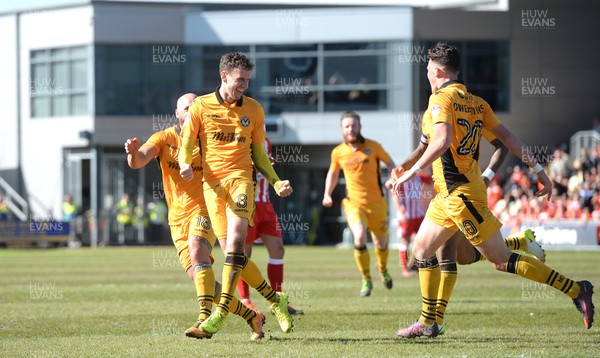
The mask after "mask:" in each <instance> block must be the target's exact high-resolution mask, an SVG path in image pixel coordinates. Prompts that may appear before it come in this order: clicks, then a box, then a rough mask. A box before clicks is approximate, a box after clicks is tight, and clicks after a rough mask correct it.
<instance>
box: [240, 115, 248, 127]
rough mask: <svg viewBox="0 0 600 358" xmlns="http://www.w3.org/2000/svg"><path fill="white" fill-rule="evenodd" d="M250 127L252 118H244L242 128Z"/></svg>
mask: <svg viewBox="0 0 600 358" xmlns="http://www.w3.org/2000/svg"><path fill="white" fill-rule="evenodd" d="M249 125H250V118H248V117H242V127H248V126H249Z"/></svg>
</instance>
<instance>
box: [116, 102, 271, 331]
mask: <svg viewBox="0 0 600 358" xmlns="http://www.w3.org/2000/svg"><path fill="white" fill-rule="evenodd" d="M194 98H196V95H195V94H193V93H187V94H185V95H183V96H181V97H180V98H179V100H178V101H177V109H176V110H175V116H176V117H177V119H178V120H179V124H178V125H174V126H173V127H171V128H168V129H166V130H164V131H159V132H156V133H154V134H153V135H152V136H151V137H150V139H148V141H147V142H146V143H144V145H142V146H140V140H139V139H138V138H131V139H127V141H126V142H125V152H126V153H127V163H128V164H129V166H130V167H131V168H133V169H139V168H142V167H144V166H145V165H146V164H148V163H149V162H150V161H151V160H152V159H154V158H156V159H157V161H158V164H159V166H160V169H161V172H162V179H163V186H164V192H165V199H166V201H167V206H168V208H169V226H170V228H171V236H172V239H173V244H175V247H176V248H177V255H178V256H179V261H180V262H181V266H182V267H183V269H184V270H185V271H186V272H187V274H188V276H189V277H190V279H192V281H194V285H195V286H196V293H197V296H198V305H199V307H200V315H199V316H198V322H196V324H195V325H193V326H192V327H190V328H188V329H187V330H186V332H185V334H186V335H187V336H188V337H194V338H210V336H211V335H210V334H207V333H206V332H203V331H202V330H201V329H200V328H199V326H200V324H201V323H202V321H204V320H205V319H207V318H208V316H209V315H210V313H211V307H212V304H213V299H214V298H213V297H217V298H218V297H219V286H220V285H219V283H218V282H215V275H214V273H213V269H212V257H210V252H211V250H212V247H213V246H214V244H215V234H214V232H213V230H212V228H211V223H210V219H209V217H208V214H207V211H206V205H205V203H204V195H203V193H202V183H200V182H199V181H185V180H183V179H182V178H181V176H180V175H179V165H178V163H177V155H178V153H179V150H180V148H181V137H180V136H179V132H180V130H181V125H182V124H183V120H184V119H185V116H186V115H187V113H188V109H189V107H190V105H191V104H192V102H193V101H194ZM192 168H193V169H192V170H194V171H196V172H198V173H199V172H200V171H201V170H202V169H201V165H200V155H199V152H198V149H197V148H196V149H195V150H194V152H193V153H192ZM231 308H232V309H233V310H234V312H235V313H236V314H237V315H239V316H241V317H242V318H244V319H245V320H246V321H247V322H248V325H249V326H250V328H251V329H252V334H251V336H250V338H251V339H252V340H257V339H260V338H262V337H263V336H264V333H263V332H262V325H263V323H264V319H265V318H264V315H263V314H262V313H260V312H256V311H253V310H249V309H247V308H246V307H245V306H244V305H243V304H242V303H241V302H239V301H238V300H237V299H236V298H233V299H232V300H231Z"/></svg>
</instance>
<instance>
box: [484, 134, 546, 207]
mask: <svg viewBox="0 0 600 358" xmlns="http://www.w3.org/2000/svg"><path fill="white" fill-rule="evenodd" d="M491 132H492V133H493V134H494V135H495V136H496V137H497V138H498V139H500V140H501V141H502V143H504V145H506V146H507V147H508V149H510V151H511V152H513V154H514V155H516V156H518V157H519V158H521V160H522V161H523V162H525V164H527V165H528V166H529V167H531V168H533V170H534V171H535V172H536V174H537V176H538V179H539V182H540V183H541V184H542V186H543V187H542V189H540V190H539V191H538V192H537V193H536V194H535V195H536V196H540V197H541V196H545V195H548V200H550V198H551V197H552V181H551V180H550V178H549V177H548V174H546V172H545V171H544V168H542V166H541V165H540V164H539V163H537V162H536V161H535V158H534V157H533V156H532V155H531V153H529V151H528V150H527V149H526V147H525V144H524V143H523V142H521V140H520V139H519V138H517V137H516V136H515V135H514V134H513V133H512V132H511V131H509V130H508V129H507V128H506V127H505V126H504V125H503V124H499V125H498V126H497V127H495V128H494V129H492V130H491Z"/></svg>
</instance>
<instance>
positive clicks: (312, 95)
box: [0, 0, 600, 245]
mask: <svg viewBox="0 0 600 358" xmlns="http://www.w3.org/2000/svg"><path fill="white" fill-rule="evenodd" d="M242 3H243V4H242ZM317 4H318V5H317ZM425 4H426V6H424V5H425ZM599 10H600V3H599V2H594V1H585V0H576V1H568V2H567V1H542V0H522V1H496V2H494V1H478V0H471V1H459V0H455V1H452V0H445V1H444V0H437V1H431V2H426V1H416V0H415V1H391V0H388V1H377V0H374V1H335V2H334V1H318V2H317V1H309V0H306V1H301V0H297V1H277V2H274V1H268V0H263V1H244V2H241V1H185V0H182V1H136V0H130V1H117V0H114V1H103V0H37V1H34V0H22V1H19V2H3V3H2V4H0V34H2V35H1V36H0V48H2V49H3V51H2V52H3V54H4V55H2V56H1V57H0V78H2V81H0V93H1V96H0V106H1V108H2V109H3V115H2V116H1V117H0V123H1V125H0V128H2V140H1V141H0V179H1V180H0V193H2V194H3V195H4V196H5V197H7V198H8V199H9V204H10V207H11V209H12V211H13V213H14V215H15V216H17V217H20V218H21V219H22V220H30V218H31V217H54V218H61V217H62V212H61V203H62V200H63V195H64V194H71V195H72V196H73V197H74V201H75V202H76V203H78V205H79V206H80V208H81V209H82V210H81V211H85V212H87V213H89V215H88V216H87V217H88V218H89V219H90V220H89V230H87V229H86V230H84V231H85V232H86V236H85V238H84V240H85V242H86V243H87V242H89V243H91V244H92V245H96V244H97V243H113V242H114V240H115V237H114V235H113V234H112V233H114V228H115V225H114V220H113V218H112V217H113V216H114V215H112V212H113V208H114V206H115V204H116V202H117V201H118V200H119V199H120V198H121V196H122V195H123V194H124V193H129V194H130V195H131V196H132V197H133V198H134V200H136V201H138V202H139V205H140V206H141V207H144V206H145V204H146V203H148V202H150V201H154V200H161V199H162V185H161V184H160V182H161V181H160V176H159V171H158V167H157V166H153V165H150V166H148V167H146V168H145V169H143V170H139V171H133V170H131V169H129V167H128V166H127V164H126V161H125V155H124V151H123V143H124V141H125V140H126V139H127V138H129V137H134V136H137V137H138V138H140V139H141V140H146V139H147V138H148V137H149V136H150V135H151V134H152V133H153V132H155V131H157V130H161V129H165V128H167V127H168V126H171V125H174V124H175V122H176V118H175V116H174V108H175V101H176V99H177V98H178V97H179V96H180V95H181V94H183V93H185V92H195V93H199V94H202V93H206V92H211V91H214V89H215V87H216V86H217V85H218V83H219V78H218V59H219V57H220V56H221V55H222V54H223V53H225V52H229V51H232V50H236V51H243V52H246V53H248V54H249V55H250V57H251V58H252V59H253V60H254V61H255V63H256V70H255V71H254V74H253V78H252V81H251V88H250V91H249V93H248V94H249V95H250V96H252V97H254V98H256V99H258V100H259V101H260V102H261V104H262V105H263V107H264V109H265V112H266V116H267V118H266V120H267V132H268V133H267V134H268V136H269V138H270V139H271V141H272V143H273V145H274V152H273V155H274V157H275V159H276V163H277V164H276V169H277V170H278V172H279V173H280V175H281V177H284V178H289V179H290V180H291V181H292V185H293V186H294V189H295V193H296V195H294V196H293V197H292V198H291V199H286V200H285V201H277V202H276V204H277V208H278V212H280V213H285V214H283V215H284V216H282V217H281V218H280V219H284V221H286V222H287V223H288V224H290V225H291V227H296V228H298V230H291V231H290V232H288V233H286V235H288V237H287V240H288V241H293V242H306V241H307V240H310V241H311V242H313V241H315V240H316V242H321V243H326V242H335V241H338V240H339V238H340V229H339V227H340V225H339V222H338V221H339V217H340V213H339V211H340V208H339V202H340V200H339V199H340V198H341V197H342V196H343V186H338V188H337V189H336V191H335V193H334V201H335V202H336V204H337V206H336V207H334V208H332V209H327V210H322V207H321V205H320V203H321V198H322V195H323V188H324V180H325V174H326V171H327V168H328V165H329V159H330V156H329V155H330V152H331V149H332V148H333V146H334V145H336V144H338V143H339V142H340V141H341V135H340V131H339V117H340V114H341V113H342V112H344V111H346V110H355V111H358V112H359V113H360V114H361V116H362V123H363V134H364V135H365V136H366V137H370V138H373V139H376V140H378V141H380V142H381V143H382V144H383V146H384V148H386V149H387V150H388V152H389V153H390V154H391V155H392V157H393V158H394V160H395V161H396V162H399V161H401V160H402V159H403V158H404V157H405V156H406V155H407V154H408V153H409V152H410V151H411V150H412V149H413V148H414V147H415V146H416V145H417V143H418V137H419V134H420V120H421V115H422V113H423V111H424V109H425V108H426V105H427V98H428V96H429V93H430V88H429V85H428V83H427V81H426V77H425V65H426V62H427V58H426V50H427V48H428V47H429V46H431V45H432V44H433V43H435V42H436V41H438V40H447V41H449V42H451V43H453V44H455V45H457V46H459V47H460V49H461V50H462V54H463V69H462V71H461V72H462V75H461V77H462V80H463V81H464V82H466V83H467V85H468V87H469V89H470V91H472V92H473V93H475V94H477V95H480V96H482V97H484V98H485V99H486V100H487V101H488V102H489V103H490V104H491V105H492V107H493V108H494V109H495V110H496V112H497V114H498V116H499V117H500V118H501V119H502V120H503V121H504V123H505V124H506V125H507V126H508V127H509V128H511V129H512V130H513V131H514V132H515V133H516V134H517V135H518V136H519V137H520V138H521V139H523V141H524V142H525V143H528V144H535V145H536V146H535V147H532V148H533V149H532V150H535V151H537V152H536V155H539V156H544V155H547V156H550V155H551V153H552V149H553V147H554V146H556V145H557V144H560V143H567V142H568V141H569V140H570V138H571V136H572V135H573V134H575V133H576V132H578V131H580V130H588V129H591V128H592V119H593V118H594V117H595V116H597V115H598V113H600V103H599V102H598V100H597V94H596V82H597V77H598V76H595V75H594V69H595V67H596V63H595V59H596V56H595V53H598V52H600V49H598V47H597V46H595V44H597V43H598V40H599V36H600V35H599V34H598V32H597V31H593V30H590V29H591V27H590V24H594V23H595V20H596V17H597V15H598V14H599V13H600V11H599ZM489 153H490V149H489V148H487V147H486V148H485V150H483V154H482V158H487V157H489ZM548 160H551V158H550V157H549V158H548ZM19 198H23V200H20V199H19ZM286 215H287V216H286ZM311 235H312V236H311Z"/></svg>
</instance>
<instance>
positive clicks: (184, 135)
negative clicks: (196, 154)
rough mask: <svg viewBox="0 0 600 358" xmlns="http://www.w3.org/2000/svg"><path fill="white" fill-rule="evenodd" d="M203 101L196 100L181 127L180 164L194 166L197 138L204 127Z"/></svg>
mask: <svg viewBox="0 0 600 358" xmlns="http://www.w3.org/2000/svg"><path fill="white" fill-rule="evenodd" d="M201 107H202V100H200V99H199V98H196V100H195V101H194V103H193V104H192V106H191V107H190V109H189V116H188V118H187V119H186V121H185V122H184V123H183V127H181V150H180V151H179V158H178V161H179V164H180V165H181V164H192V151H193V150H194V146H195V145H196V138H198V132H199V131H200V127H201V125H202V109H201Z"/></svg>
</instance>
